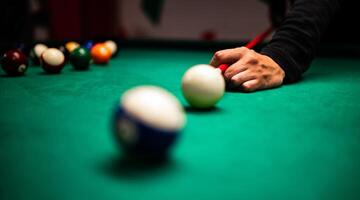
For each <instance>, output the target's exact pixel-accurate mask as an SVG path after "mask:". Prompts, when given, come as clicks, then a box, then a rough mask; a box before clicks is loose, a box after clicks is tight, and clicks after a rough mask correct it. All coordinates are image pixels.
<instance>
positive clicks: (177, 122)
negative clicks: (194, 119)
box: [114, 86, 186, 158]
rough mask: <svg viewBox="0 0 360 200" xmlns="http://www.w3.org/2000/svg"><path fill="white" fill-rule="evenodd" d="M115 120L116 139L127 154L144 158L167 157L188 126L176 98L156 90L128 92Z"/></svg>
mask: <svg viewBox="0 0 360 200" xmlns="http://www.w3.org/2000/svg"><path fill="white" fill-rule="evenodd" d="M154 113H156V115H154ZM114 119H115V120H114V122H115V123H114V135H115V139H116V141H117V142H119V144H120V146H121V147H122V149H123V150H124V151H123V152H124V153H125V154H126V156H135V157H140V158H159V157H163V156H166V155H167V154H168V152H169V150H170V148H171V147H172V146H173V145H174V143H175V142H176V140H177V138H178V136H179V134H180V132H181V130H182V128H183V127H184V125H185V123H186V116H185V114H184V111H183V108H182V106H181V104H180V102H179V101H178V100H177V99H176V97H175V96H173V95H172V94H170V93H169V92H167V91H166V90H164V89H162V88H159V87H156V86H139V87H136V88H133V89H130V90H128V91H126V92H125V93H124V94H123V95H122V97H121V102H120V104H118V105H117V106H116V109H115V118H114Z"/></svg>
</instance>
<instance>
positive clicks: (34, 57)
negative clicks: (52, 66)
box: [30, 44, 48, 65]
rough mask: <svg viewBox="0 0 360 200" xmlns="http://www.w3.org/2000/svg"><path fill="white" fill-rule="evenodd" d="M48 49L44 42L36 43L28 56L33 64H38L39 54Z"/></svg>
mask: <svg viewBox="0 0 360 200" xmlns="http://www.w3.org/2000/svg"><path fill="white" fill-rule="evenodd" d="M46 49H48V47H47V46H46V45H45V44H36V45H35V46H34V47H33V48H32V49H31V51H30V58H31V61H32V63H33V64H34V65H39V64H40V57H41V54H42V53H43V52H44V51H45V50H46Z"/></svg>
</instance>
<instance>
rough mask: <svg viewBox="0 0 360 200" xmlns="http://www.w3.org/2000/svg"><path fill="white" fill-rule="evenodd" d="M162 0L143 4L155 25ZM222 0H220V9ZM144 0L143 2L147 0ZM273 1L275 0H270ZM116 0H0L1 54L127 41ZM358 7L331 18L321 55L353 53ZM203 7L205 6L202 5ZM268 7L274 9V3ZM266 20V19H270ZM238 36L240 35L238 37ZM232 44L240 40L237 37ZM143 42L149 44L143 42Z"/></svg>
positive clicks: (358, 41) (350, 4) (353, 4)
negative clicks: (43, 45) (45, 45)
mask: <svg viewBox="0 0 360 200" xmlns="http://www.w3.org/2000/svg"><path fill="white" fill-rule="evenodd" d="M163 1H164V0H157V1H147V2H150V4H144V5H145V8H146V6H148V7H149V5H150V9H152V10H150V11H153V12H150V14H149V13H146V14H147V16H149V18H150V20H155V23H156V20H160V18H161V13H159V12H156V11H161V9H158V10H156V9H157V7H156V2H157V3H160V4H161V3H162V2H163ZM165 1H166V0H165ZM227 1H231V0H227ZM227 1H219V9H221V7H222V5H223V3H226V2H227ZM139 2H140V1H139ZM143 2H146V0H144V1H142V3H143ZM273 2H279V1H276V0H275V1H273ZM120 3H121V1H116V0H106V1H97V0H62V1H57V0H2V1H0V9H1V13H2V17H1V18H0V25H1V29H0V43H1V45H0V50H1V52H3V51H5V50H8V49H11V48H14V47H15V46H16V45H18V43H21V42H24V43H26V44H29V45H30V44H33V43H35V42H39V41H47V42H54V41H59V42H62V41H68V40H87V39H102V38H113V39H116V40H120V41H125V40H126V39H127V37H126V34H124V32H125V31H122V30H118V28H117V27H119V23H121V22H119V21H118V20H117V16H118V12H121V11H119V10H117V8H118V7H119V6H118V5H119V4H120ZM359 5H360V3H358V2H357V1H350V0H347V1H344V5H343V8H342V9H341V10H340V12H339V13H338V15H337V16H336V17H335V18H334V21H333V23H332V24H331V26H330V27H329V30H328V32H327V33H326V34H325V36H324V39H323V42H322V45H321V46H320V47H319V54H320V55H322V54H325V53H326V54H331V55H353V54H355V55H358V54H357V52H358V51H357V49H356V48H357V47H358V46H359V45H360V37H359V35H360V31H359V30H360V29H359V27H358V26H359V25H358V20H359V19H360V14H359V12H358V9H359ZM151 7H152V8H151ZM203 7H204V9H206V4H204V5H203ZM244 7H246V5H244ZM160 8H161V7H160ZM269 8H270V6H269ZM271 10H273V11H274V10H275V11H276V7H274V8H272V9H271ZM277 12H278V11H277ZM151 14H152V15H151ZM254 15H256V13H254ZM249 17H251V16H249ZM205 20H206V19H205ZM269 20H271V19H270V17H269ZM120 26H121V25H120ZM254 34H255V33H254ZM204 37H205V38H203V39H204V40H205V41H209V40H211V37H212V35H211V33H210V35H209V34H208V35H205V36H204ZM137 39H140V40H139V41H141V39H143V38H141V37H139V38H137ZM147 39H148V38H147ZM157 39H159V38H157ZM164 39H167V38H164ZM239 40H242V38H239ZM226 42H227V43H223V44H224V45H221V43H222V41H221V40H217V41H216V42H213V45H214V46H215V47H216V48H221V47H222V46H223V47H226V46H227V45H226V44H228V43H229V41H226ZM234 42H238V43H239V41H234ZM242 42H246V41H242ZM219 43H220V45H219ZM230 43H231V41H230ZM140 44H142V42H137V43H136V45H140ZM143 44H144V45H146V44H149V43H146V42H144V43H143ZM150 44H153V43H150ZM167 44H174V43H167ZM159 46H161V45H159ZM200 46H201V45H200ZM202 46H204V47H205V48H210V47H209V44H207V45H203V44H202ZM210 46H211V45H210ZM228 46H230V45H228ZM334 46H336V48H335V47H334ZM330 48H331V49H330ZM354 49H355V50H354ZM354 51H355V53H354Z"/></svg>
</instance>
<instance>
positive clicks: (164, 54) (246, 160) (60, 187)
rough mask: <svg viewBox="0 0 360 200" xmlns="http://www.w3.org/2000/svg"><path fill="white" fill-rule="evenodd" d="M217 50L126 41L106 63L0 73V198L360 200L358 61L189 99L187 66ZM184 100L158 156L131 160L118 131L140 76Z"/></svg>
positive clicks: (317, 65) (322, 62)
mask: <svg viewBox="0 0 360 200" xmlns="http://www.w3.org/2000/svg"><path fill="white" fill-rule="evenodd" d="M212 53H213V51H210V50H205V51H198V50H193V49H191V48H189V49H184V48H179V49H176V48H171V49H161V48H160V49H156V48H140V47H136V45H135V46H133V47H128V48H123V49H122V50H121V51H120V52H119V54H118V55H117V57H115V58H114V59H112V60H111V61H110V63H109V64H108V65H106V66H104V65H102V66H97V65H92V66H91V68H90V70H89V71H74V70H73V69H72V68H71V66H70V65H69V64H67V65H66V66H65V68H64V70H63V71H62V73H61V74H58V75H47V74H45V73H43V71H42V69H41V68H40V67H37V66H30V67H29V69H28V71H27V73H26V76H23V77H7V76H5V75H4V74H3V73H2V75H1V77H0V199H2V200H8V199H9V200H10V199H37V200H40V199H46V200H48V199H59V200H64V199H94V200H95V199H103V200H105V199H119V200H120V199H121V200H122V199H131V200H136V199H179V200H180V199H216V200H218V199H274V200H279V199H288V200H289V199H299V200H315V199H326V200H330V199H354V200H355V199H357V200H358V199H360V190H359V189H360V59H355V58H335V57H321V58H317V59H316V60H315V61H314V62H313V64H312V67H311V69H310V70H309V71H308V72H306V74H305V75H304V78H303V80H301V81H300V82H298V83H296V84H291V85H284V86H282V87H280V88H276V89H272V90H265V91H259V92H255V93H240V92H227V93H226V94H225V96H224V98H223V99H222V100H221V101H220V102H219V104H218V105H217V106H216V107H215V108H214V109H210V110H206V111H199V110H195V109H192V108H190V107H189V106H188V105H187V103H186V101H185V100H184V98H183V97H182V94H181V89H180V83H181V78H182V75H183V73H184V72H185V71H186V69H187V68H188V67H190V66H192V65H195V64H199V63H208V62H209V60H210V58H211V56H212ZM144 84H151V85H157V86H161V87H164V88H165V89H167V90H169V91H170V92H172V93H173V94H174V95H175V96H177V97H178V98H179V100H180V101H181V103H182V104H183V105H184V109H185V111H186V115H187V125H186V127H185V129H184V130H183V131H182V133H181V135H180V137H179V140H178V141H177V143H176V145H175V146H174V147H173V149H172V150H171V152H170V156H169V158H168V159H166V160H163V161H162V162H151V163H149V162H134V161H129V160H128V159H124V157H123V156H122V153H121V149H119V148H118V145H117V144H116V143H115V140H114V138H113V135H112V131H111V122H112V115H113V111H114V108H115V106H116V104H117V103H118V102H119V98H120V96H121V94H122V93H123V92H124V91H126V90H127V89H129V88H132V87H134V86H138V85H144Z"/></svg>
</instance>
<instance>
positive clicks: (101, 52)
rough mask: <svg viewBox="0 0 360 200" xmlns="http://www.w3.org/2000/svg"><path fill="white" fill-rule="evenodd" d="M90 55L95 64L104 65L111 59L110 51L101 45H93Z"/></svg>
mask: <svg viewBox="0 0 360 200" xmlns="http://www.w3.org/2000/svg"><path fill="white" fill-rule="evenodd" d="M90 54H91V57H92V59H93V61H94V63H96V64H106V63H107V62H108V61H109V60H110V58H111V50H110V49H109V48H108V47H106V45H104V44H102V43H99V44H95V46H93V47H92V48H91V52H90Z"/></svg>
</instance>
